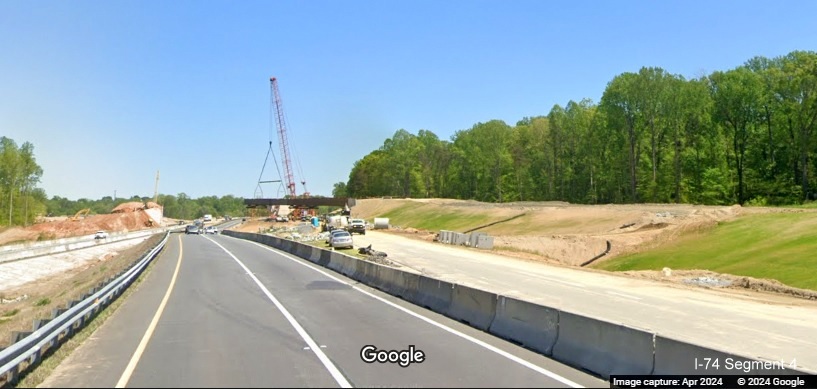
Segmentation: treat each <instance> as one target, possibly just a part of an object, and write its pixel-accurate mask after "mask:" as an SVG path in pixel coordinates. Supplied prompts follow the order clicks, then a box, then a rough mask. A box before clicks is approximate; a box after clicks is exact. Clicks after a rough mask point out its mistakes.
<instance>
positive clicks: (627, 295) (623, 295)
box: [604, 290, 641, 300]
mask: <svg viewBox="0 0 817 389" xmlns="http://www.w3.org/2000/svg"><path fill="white" fill-rule="evenodd" d="M604 293H607V294H613V295H616V296H620V297H624V298H628V299H633V300H641V297H635V296H630V295H629V294H624V293H617V292H611V291H609V290H608V291H606V292H604Z"/></svg>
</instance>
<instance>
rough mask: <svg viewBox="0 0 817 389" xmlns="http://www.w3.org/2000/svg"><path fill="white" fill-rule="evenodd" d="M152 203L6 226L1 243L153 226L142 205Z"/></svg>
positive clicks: (155, 205) (125, 205)
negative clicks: (88, 214)
mask: <svg viewBox="0 0 817 389" xmlns="http://www.w3.org/2000/svg"><path fill="white" fill-rule="evenodd" d="M155 207H159V205H158V204H156V203H153V202H149V203H148V205H147V206H145V204H142V203H139V202H133V203H124V204H120V205H119V206H117V207H116V208H114V209H113V211H112V213H111V214H104V215H90V216H86V217H84V218H81V219H80V220H76V221H74V220H71V218H59V219H51V221H45V222H42V223H37V224H34V225H33V226H29V227H14V228H7V229H5V230H3V231H0V245H5V244H14V243H24V242H30V241H38V240H51V239H59V238H69V237H74V236H82V235H90V234H93V233H94V232H96V231H99V230H105V231H108V232H128V231H137V230H143V229H146V228H154V227H158V226H157V225H155V222H154V221H153V219H151V217H150V216H148V214H147V213H146V212H145V209H146V208H155ZM164 222H165V223H164V224H165V225H170V224H175V221H173V220H170V219H165V220H164Z"/></svg>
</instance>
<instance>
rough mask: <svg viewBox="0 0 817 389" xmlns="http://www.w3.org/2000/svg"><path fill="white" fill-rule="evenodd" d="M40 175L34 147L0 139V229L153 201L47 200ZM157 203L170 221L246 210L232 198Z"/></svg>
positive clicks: (182, 198) (170, 197) (163, 199)
mask: <svg viewBox="0 0 817 389" xmlns="http://www.w3.org/2000/svg"><path fill="white" fill-rule="evenodd" d="M42 174H43V169H42V167H40V166H39V165H38V164H37V161H36V158H35V156H34V145H32V144H31V143H30V142H25V143H23V144H22V145H19V146H18V144H17V142H15V141H14V140H13V139H10V138H7V137H5V136H4V137H0V226H6V227H9V226H27V225H31V224H33V223H35V222H37V221H38V219H40V218H42V217H44V216H73V215H75V214H76V213H77V212H79V211H80V210H83V209H86V208H87V209H89V210H90V212H89V214H107V213H110V212H111V210H113V209H114V208H115V207H116V206H118V205H120V204H122V203H125V202H130V201H138V202H141V203H147V202H148V201H152V200H153V198H152V197H140V196H132V197H130V198H116V199H114V198H112V197H111V196H105V197H103V198H101V199H99V200H91V199H87V198H81V199H78V200H69V199H67V198H65V197H60V196H53V197H51V198H50V199H49V198H48V197H47V196H46V193H45V191H44V190H43V189H42V188H39V187H38V184H39V182H40V179H41V177H42ZM158 202H159V204H160V205H162V206H163V207H164V216H165V217H169V218H174V219H186V220H191V219H195V218H199V217H202V216H203V215H205V214H211V215H213V216H214V217H222V216H225V215H231V216H243V215H245V211H246V209H245V206H244V199H243V198H241V197H235V196H232V195H227V196H221V197H217V196H204V197H200V198H196V199H193V198H190V196H188V195H186V194H185V193H179V194H178V195H177V196H174V195H161V194H160V195H159V196H158Z"/></svg>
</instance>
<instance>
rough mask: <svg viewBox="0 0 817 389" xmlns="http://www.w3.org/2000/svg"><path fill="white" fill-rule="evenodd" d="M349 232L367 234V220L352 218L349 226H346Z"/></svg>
mask: <svg viewBox="0 0 817 389" xmlns="http://www.w3.org/2000/svg"><path fill="white" fill-rule="evenodd" d="M346 229H347V230H348V231H349V233H350V234H351V233H355V232H357V233H358V234H361V235H366V221H365V220H363V219H352V220H351V221H350V222H349V227H347V228H346Z"/></svg>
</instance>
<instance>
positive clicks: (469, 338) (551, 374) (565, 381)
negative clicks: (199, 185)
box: [236, 238, 583, 388]
mask: <svg viewBox="0 0 817 389" xmlns="http://www.w3.org/2000/svg"><path fill="white" fill-rule="evenodd" d="M236 239H237V238H236ZM248 242H250V243H254V244H256V245H257V246H259V247H261V248H264V249H266V250H269V251H272V252H274V253H277V254H281V255H282V256H284V257H285V258H288V259H289V260H291V261H293V262H295V263H297V264H299V265H301V266H304V267H307V268H309V269H312V270H314V271H316V272H318V273H321V274H323V275H324V276H326V277H329V278H331V279H333V280H335V281H337V282H340V283H342V284H344V285H349V286H351V287H352V288H353V289H355V290H357V291H358V292H360V293H363V294H365V295H367V296H369V297H371V298H373V299H375V300H378V301H380V302H382V303H384V304H387V305H390V306H392V307H394V308H396V309H399V310H401V311H403V312H405V313H407V314H409V315H411V316H414V317H416V318H418V319H420V320H422V321H424V322H426V323H429V324H431V325H433V326H435V327H438V328H441V329H443V330H444V331H447V332H449V333H451V334H454V335H456V336H459V337H460V338H463V339H465V340H467V341H470V342H472V343H474V344H476V345H478V346H481V347H483V348H485V349H488V350H490V351H493V352H495V353H497V354H499V355H501V356H503V357H505V358H508V359H510V360H511V361H514V362H516V363H518V364H520V365H522V366H525V367H527V368H529V369H531V370H533V371H535V372H537V373H539V374H542V375H545V376H548V377H550V378H552V379H554V380H556V381H559V382H561V383H563V384H565V385H568V386H570V387H572V388H582V387H583V386H581V385H579V384H577V383H575V382H573V381H571V380H569V379H567V378H565V377H562V376H560V375H558V374H556V373H554V372H551V371H549V370H546V369H544V368H541V367H539V366H536V365H534V364H533V363H530V362H528V361H526V360H524V359H522V358H519V357H517V356H515V355H513V354H511V353H508V352H506V351H503V350H500V349H499V348H496V347H494V346H492V345H490V344H488V343H485V342H483V341H481V340H479V339H477V338H474V337H472V336H470V335H466V334H463V333H462V332H459V331H457V330H455V329H453V328H451V327H448V326H446V325H445V324H442V323H438V322H436V321H434V320H432V319H429V318H427V317H425V316H423V315H420V314H418V313H415V312H412V311H411V310H409V309H406V308H403V307H401V306H399V305H397V304H395V303H393V302H391V301H388V300H386V299H384V298H382V297H379V296H375V295H374V294H371V293H369V292H367V291H365V290H363V289H361V288H359V287H357V286H354V285H351V284H349V283H348V282H346V281H343V280H341V279H340V278H337V277H335V276H333V275H331V274H329V273H326V272H325V271H323V270H321V269H318V268H315V267H313V266H310V265H309V264H306V263H303V262H302V261H301V260H300V259H296V258H294V257H292V256H290V255H289V254H287V253H285V252H282V251H277V250H274V249H271V248H270V247H268V246H264V245H262V244H260V243H258V242H253V241H248Z"/></svg>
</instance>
